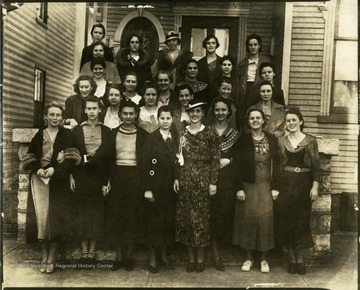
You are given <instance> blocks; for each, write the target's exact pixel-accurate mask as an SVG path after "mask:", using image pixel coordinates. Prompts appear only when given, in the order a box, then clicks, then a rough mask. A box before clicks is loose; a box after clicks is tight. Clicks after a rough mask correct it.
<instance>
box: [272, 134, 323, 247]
mask: <svg viewBox="0 0 360 290" xmlns="http://www.w3.org/2000/svg"><path fill="white" fill-rule="evenodd" d="M278 143H279V152H280V159H281V165H282V167H283V168H284V167H285V166H290V167H293V168H299V169H300V168H302V169H307V170H301V171H300V172H296V171H295V170H294V171H293V172H291V171H286V170H282V171H281V182H280V195H279V197H278V200H277V204H276V208H275V213H276V215H275V217H276V219H275V221H276V223H275V226H276V235H277V238H278V242H279V244H280V245H282V246H285V247H289V246H291V247H293V248H294V249H303V248H310V247H312V246H313V245H314V243H313V240H312V235H311V229H310V216H311V197H310V190H311V187H312V184H313V181H319V180H320V163H319V152H318V145H317V141H316V139H315V138H314V137H312V136H309V135H305V138H304V139H303V140H302V141H301V142H300V143H299V145H298V147H297V148H294V147H293V146H292V145H291V143H290V141H289V138H288V136H284V137H281V138H279V140H278Z"/></svg>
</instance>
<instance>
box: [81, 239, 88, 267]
mask: <svg viewBox="0 0 360 290" xmlns="http://www.w3.org/2000/svg"><path fill="white" fill-rule="evenodd" d="M88 254H89V242H88V241H81V262H85V260H86V259H87V258H88Z"/></svg>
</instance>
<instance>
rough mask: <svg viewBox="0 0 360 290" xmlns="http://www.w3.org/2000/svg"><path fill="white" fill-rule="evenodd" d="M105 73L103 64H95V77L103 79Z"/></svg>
mask: <svg viewBox="0 0 360 290" xmlns="http://www.w3.org/2000/svg"><path fill="white" fill-rule="evenodd" d="M103 75H104V68H103V66H102V65H101V64H96V65H94V68H93V76H94V78H95V79H101V78H102V77H103Z"/></svg>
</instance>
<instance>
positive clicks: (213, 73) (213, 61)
mask: <svg viewBox="0 0 360 290" xmlns="http://www.w3.org/2000/svg"><path fill="white" fill-rule="evenodd" d="M202 46H203V48H205V50H206V55H205V56H204V57H203V58H201V59H200V60H199V61H198V66H199V75H198V80H199V81H202V82H204V83H207V84H214V81H215V80H216V79H219V77H220V76H221V74H222V71H221V69H220V66H221V65H220V63H221V57H220V56H218V55H217V54H216V49H217V48H218V47H219V46H220V43H219V40H218V39H217V37H216V36H215V35H213V34H211V35H208V36H206V38H205V39H204V41H203V42H202ZM215 86H216V84H215Z"/></svg>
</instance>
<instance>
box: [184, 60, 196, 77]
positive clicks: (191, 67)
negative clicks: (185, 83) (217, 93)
mask: <svg viewBox="0 0 360 290" xmlns="http://www.w3.org/2000/svg"><path fill="white" fill-rule="evenodd" d="M198 73H199V68H198V66H197V64H196V63H194V62H190V63H189V64H188V65H187V67H186V74H187V75H188V77H190V78H196V77H197V75H198Z"/></svg>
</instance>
